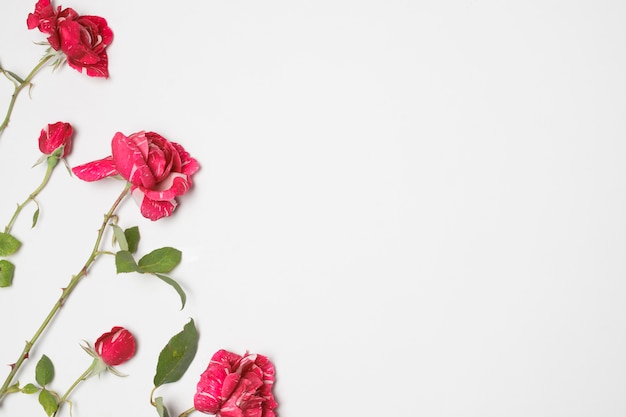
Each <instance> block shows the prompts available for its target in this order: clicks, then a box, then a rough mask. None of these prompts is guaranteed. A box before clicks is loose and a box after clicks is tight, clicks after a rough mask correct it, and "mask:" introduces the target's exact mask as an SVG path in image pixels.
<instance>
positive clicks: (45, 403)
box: [39, 389, 59, 416]
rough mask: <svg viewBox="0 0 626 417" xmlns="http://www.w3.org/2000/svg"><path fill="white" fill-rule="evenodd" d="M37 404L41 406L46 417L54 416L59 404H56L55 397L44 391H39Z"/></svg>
mask: <svg viewBox="0 0 626 417" xmlns="http://www.w3.org/2000/svg"><path fill="white" fill-rule="evenodd" d="M39 404H41V406H42V407H43V409H44V411H45V412H46V414H48V416H51V415H52V414H54V412H55V411H57V408H59V403H58V402H57V399H56V397H55V396H54V395H53V394H52V393H51V392H50V391H48V390H46V389H43V390H41V392H40V393H39Z"/></svg>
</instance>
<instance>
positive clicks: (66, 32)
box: [26, 0, 113, 78]
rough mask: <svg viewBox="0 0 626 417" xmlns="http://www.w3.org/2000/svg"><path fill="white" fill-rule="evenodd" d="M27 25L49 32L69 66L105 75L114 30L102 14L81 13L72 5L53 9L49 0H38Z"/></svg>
mask: <svg viewBox="0 0 626 417" xmlns="http://www.w3.org/2000/svg"><path fill="white" fill-rule="evenodd" d="M26 25H27V26H28V29H34V28H38V29H39V30H40V31H41V32H42V33H45V34H47V35H49V36H48V43H49V44H50V46H51V47H52V49H54V50H55V51H61V52H63V54H65V57H66V58H67V63H68V64H69V66H70V67H72V68H74V69H76V70H78V71H80V72H83V71H84V72H85V73H86V74H87V75H89V76H91V77H105V78H108V76H109V69H108V63H109V59H108V55H107V52H106V48H107V46H109V45H110V44H111V42H113V31H112V30H111V29H110V28H109V26H108V24H107V21H106V20H105V19H104V18H102V17H99V16H82V15H79V14H78V13H77V12H76V11H75V10H74V9H71V8H66V9H62V10H61V7H60V6H59V7H57V8H56V10H55V9H54V7H52V5H51V4H50V0H39V1H38V2H37V4H36V5H35V11H34V12H33V13H30V14H29V15H28V18H27V19H26Z"/></svg>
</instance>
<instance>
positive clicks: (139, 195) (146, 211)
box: [131, 187, 177, 221]
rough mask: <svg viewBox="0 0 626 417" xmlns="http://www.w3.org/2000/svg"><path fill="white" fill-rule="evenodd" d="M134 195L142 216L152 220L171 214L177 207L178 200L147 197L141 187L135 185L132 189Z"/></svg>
mask: <svg viewBox="0 0 626 417" xmlns="http://www.w3.org/2000/svg"><path fill="white" fill-rule="evenodd" d="M131 193H132V196H133V197H134V199H135V201H136V202H137V204H138V205H139V210H140V211H141V214H142V216H144V217H145V218H147V219H150V220H153V221H154V220H159V219H160V218H163V217H168V216H171V215H172V213H173V212H174V209H175V208H176V205H177V203H176V200H170V201H154V200H150V199H149V198H147V197H146V195H145V193H144V192H143V191H142V189H141V188H139V187H135V188H133V189H132V191H131Z"/></svg>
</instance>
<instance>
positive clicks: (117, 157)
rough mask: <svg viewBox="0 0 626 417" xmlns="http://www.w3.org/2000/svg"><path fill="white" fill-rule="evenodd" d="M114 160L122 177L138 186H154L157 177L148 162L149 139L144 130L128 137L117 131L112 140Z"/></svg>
mask: <svg viewBox="0 0 626 417" xmlns="http://www.w3.org/2000/svg"><path fill="white" fill-rule="evenodd" d="M111 148H112V150H113V160H114V161H115V165H116V166H117V169H118V171H119V173H120V175H121V176H122V177H124V179H126V180H127V181H129V182H130V183H132V184H133V185H136V186H141V187H144V188H153V187H154V186H155V184H156V179H155V178H154V175H152V170H151V169H150V167H149V166H148V164H147V162H146V157H147V156H148V140H147V138H146V136H145V133H144V132H139V133H136V134H133V135H131V136H129V137H126V136H125V135H124V134H123V133H120V132H117V133H116V134H115V136H114V137H113V141H112V142H111Z"/></svg>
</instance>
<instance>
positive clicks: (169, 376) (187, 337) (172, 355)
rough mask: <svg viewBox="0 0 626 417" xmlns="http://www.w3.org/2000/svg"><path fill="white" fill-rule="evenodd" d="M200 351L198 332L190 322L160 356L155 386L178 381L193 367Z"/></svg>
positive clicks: (173, 338) (172, 339)
mask: <svg viewBox="0 0 626 417" xmlns="http://www.w3.org/2000/svg"><path fill="white" fill-rule="evenodd" d="M197 350H198V331H197V330H196V326H195V324H194V322H193V319H191V320H190V321H189V323H187V324H186V325H185V327H184V328H183V330H182V331H181V332H180V333H178V334H176V335H174V336H173V337H172V338H171V339H170V341H169V342H168V343H167V345H166V346H165V347H164V348H163V350H162V351H161V354H160V355H159V362H158V363H157V369H156V374H155V375H154V386H155V388H156V387H160V386H161V385H163V384H168V383H170V382H176V381H178V380H179V379H180V378H181V377H182V376H183V375H184V373H185V372H186V371H187V368H189V365H191V361H193V358H194V357H195V356H196V351H197Z"/></svg>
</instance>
